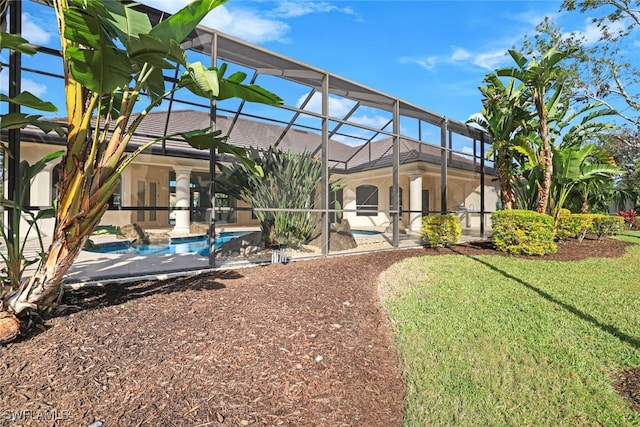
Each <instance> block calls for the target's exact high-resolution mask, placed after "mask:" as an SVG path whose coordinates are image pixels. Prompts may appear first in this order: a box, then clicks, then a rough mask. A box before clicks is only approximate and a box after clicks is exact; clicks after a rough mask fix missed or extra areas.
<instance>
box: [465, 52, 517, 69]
mask: <svg viewBox="0 0 640 427" xmlns="http://www.w3.org/2000/svg"><path fill="white" fill-rule="evenodd" d="M506 61H508V57H507V50H506V49H504V50H503V49H500V50H494V51H491V52H483V53H478V54H475V55H474V56H473V59H472V63H473V64H474V65H476V66H478V67H480V68H484V69H485V70H494V69H496V68H497V67H498V66H499V65H500V64H502V63H504V62H506Z"/></svg>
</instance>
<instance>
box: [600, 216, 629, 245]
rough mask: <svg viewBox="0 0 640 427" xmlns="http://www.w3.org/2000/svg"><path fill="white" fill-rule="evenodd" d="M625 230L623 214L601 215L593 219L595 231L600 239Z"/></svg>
mask: <svg viewBox="0 0 640 427" xmlns="http://www.w3.org/2000/svg"><path fill="white" fill-rule="evenodd" d="M623 230H624V218H623V217H621V216H611V215H601V216H600V217H598V218H595V219H594V220H593V232H594V233H596V234H597V235H598V240H602V239H604V238H605V237H608V236H613V235H615V234H619V233H621V232H622V231H623Z"/></svg>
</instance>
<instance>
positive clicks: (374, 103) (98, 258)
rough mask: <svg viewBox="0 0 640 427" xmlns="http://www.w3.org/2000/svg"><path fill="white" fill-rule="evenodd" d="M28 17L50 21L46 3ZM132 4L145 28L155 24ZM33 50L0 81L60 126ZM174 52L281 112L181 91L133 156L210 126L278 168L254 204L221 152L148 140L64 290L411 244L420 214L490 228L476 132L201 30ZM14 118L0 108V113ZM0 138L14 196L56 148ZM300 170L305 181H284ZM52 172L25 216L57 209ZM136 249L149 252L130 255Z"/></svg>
mask: <svg viewBox="0 0 640 427" xmlns="http://www.w3.org/2000/svg"><path fill="white" fill-rule="evenodd" d="M13 3H17V4H20V3H21V2H13ZM12 7H13V9H11V10H10V13H9V26H8V27H9V29H10V31H11V32H14V33H22V34H23V37H25V38H27V39H29V38H30V34H28V33H24V32H23V31H22V30H23V29H24V26H22V25H21V18H23V16H24V11H22V10H21V8H22V7H24V4H23V5H22V6H16V5H13V6H12ZM29 7H30V8H31V9H33V10H34V11H32V12H30V13H35V14H37V16H38V17H40V19H45V18H46V19H48V20H49V21H50V22H51V28H55V27H56V25H55V15H54V12H53V10H52V9H51V8H49V7H48V6H46V5H44V4H39V3H30V5H29ZM136 7H138V8H139V9H140V10H143V11H144V12H146V13H147V14H148V15H149V17H150V19H151V21H152V23H157V22H159V21H160V20H162V19H163V17H165V16H166V14H164V13H163V12H161V11H158V10H156V9H152V8H149V7H146V6H144V5H139V6H136ZM32 42H33V43H34V44H36V45H37V50H38V53H37V54H35V55H34V56H26V55H17V54H16V55H11V57H10V60H9V62H6V63H5V62H3V63H2V67H3V69H8V70H9V71H10V72H9V73H6V74H5V73H4V72H3V74H2V78H3V79H4V78H9V80H10V82H11V83H12V84H11V85H8V86H9V87H10V89H11V90H13V91H15V90H17V91H19V90H20V87H22V89H29V87H28V86H29V85H34V84H35V85H38V87H40V88H46V92H45V93H44V94H43V95H42V97H43V98H44V99H47V100H58V101H59V102H57V101H54V102H56V104H57V105H58V107H59V108H60V109H61V110H59V112H58V113H57V115H56V116H55V117H54V116H52V117H50V120H52V121H64V115H65V114H66V113H65V112H64V105H63V102H62V100H63V99H64V98H63V91H64V82H63V78H62V60H61V57H60V45H59V40H58V37H57V35H55V36H54V37H51V38H49V39H48V40H36V41H32ZM184 47H185V48H187V49H188V52H189V60H190V61H195V60H199V61H201V62H202V63H204V64H210V65H213V66H218V67H219V66H220V65H221V64H222V63H225V64H228V69H229V71H228V72H229V73H231V72H236V71H241V72H244V73H246V74H247V75H248V80H250V81H251V82H252V83H255V84H258V85H260V86H262V87H263V88H265V89H267V90H269V91H271V92H274V93H276V94H277V95H279V96H280V97H281V98H282V99H283V100H284V104H283V105H281V106H268V105H264V104H255V103H250V102H244V101H240V100H237V99H229V100H224V101H218V102H216V103H215V104H210V103H208V102H203V100H202V99H199V98H196V97H195V96H192V95H191V94H190V93H188V92H186V91H185V92H180V91H179V92H177V93H176V96H173V97H171V98H170V99H167V100H166V102H164V103H163V104H162V105H161V106H160V107H159V108H157V109H155V110H154V111H153V112H152V113H150V114H149V115H148V116H147V117H146V118H144V120H143V122H142V124H141V126H140V127H139V129H138V132H137V133H136V135H135V136H134V138H133V139H132V141H131V142H130V144H129V150H135V149H136V148H137V147H139V146H140V145H142V144H144V143H146V142H148V141H150V140H152V139H155V138H157V137H159V136H164V135H169V134H174V133H176V132H183V131H188V130H194V129H202V128H207V127H211V128H213V129H215V130H221V131H222V133H223V134H224V135H228V137H229V139H228V142H229V143H230V144H232V145H235V146H240V147H244V148H247V149H249V150H250V152H251V153H254V154H255V153H258V154H256V155H257V156H258V157H257V158H264V157H265V156H266V155H270V156H271V157H270V158H272V159H275V160H273V162H272V163H274V162H275V163H278V162H280V164H281V167H280V168H278V167H277V166H271V167H270V168H267V167H265V168H264V171H265V176H264V177H263V178H262V179H261V180H258V182H257V184H256V183H255V182H254V186H256V185H258V186H261V187H260V188H259V189H257V190H255V191H254V192H253V193H251V194H250V195H251V197H249V192H248V191H243V188H244V187H242V185H241V183H240V182H238V181H234V180H232V179H231V172H232V171H233V170H234V168H237V165H238V162H237V161H236V159H235V158H234V157H233V156H232V155H230V154H228V153H219V152H216V151H215V150H197V149H194V148H192V147H191V146H189V145H188V144H187V143H186V142H183V141H181V140H178V139H172V138H169V139H167V140H164V141H159V142H157V143H155V144H153V145H152V146H151V147H150V148H149V149H147V150H146V151H145V153H144V154H143V155H141V156H139V157H138V158H137V159H136V160H135V161H134V162H133V163H132V164H131V165H130V166H129V167H128V168H127V170H126V171H125V172H124V174H123V176H122V180H121V183H120V185H119V187H118V189H117V190H116V192H115V193H114V195H113V197H111V199H110V200H109V209H108V211H107V212H106V214H105V215H104V217H103V218H102V221H101V222H100V225H99V227H98V229H97V233H96V234H95V235H94V237H95V238H92V241H93V243H94V244H95V245H93V246H92V247H91V248H87V250H85V251H83V252H82V254H81V256H80V257H79V258H78V259H77V260H76V263H75V264H74V267H73V268H72V270H71V271H70V273H69V279H68V280H69V281H83V280H93V279H99V278H118V277H130V276H133V275H143V274H151V273H153V274H156V273H166V272H170V271H186V270H188V271H192V270H194V269H208V268H213V267H221V266H227V265H237V264H239V263H255V262H262V261H265V262H269V261H272V260H274V259H276V260H279V261H283V260H284V259H285V257H286V259H287V260H288V259H292V258H293V259H297V258H303V257H313V256H327V255H334V254H341V253H345V252H353V251H368V250H381V249H388V248H393V247H400V246H419V245H421V244H422V242H421V239H420V229H421V224H422V218H423V217H424V216H425V215H439V214H442V213H453V214H456V215H458V217H459V219H460V224H461V228H462V230H463V235H464V236H466V237H475V238H479V237H484V236H485V235H486V234H487V233H488V232H489V227H490V222H489V214H490V212H492V211H493V210H495V209H496V207H497V206H498V205H499V191H498V183H497V181H496V177H495V173H494V170H493V162H492V161H491V160H489V159H487V156H486V153H487V151H488V149H489V147H490V140H489V137H488V135H486V134H485V133H484V132H482V131H481V130H479V129H477V128H475V127H472V126H469V125H467V124H465V123H463V122H461V121H456V120H453V119H449V118H446V117H443V116H441V115H438V114H437V113H434V112H431V111H429V110H428V109H425V108H423V107H420V106H417V105H414V104H411V103H408V102H405V101H403V100H401V99H398V98H396V97H393V96H391V95H387V94H385V93H383V92H380V91H377V90H375V89H372V88H369V87H366V86H364V85H361V84H359V83H357V82H356V81H352V80H349V79H346V78H343V77H340V76H337V75H335V74H333V73H332V72H331V71H330V70H322V69H319V68H316V67H314V66H312V65H309V64H304V63H302V62H300V61H297V60H295V59H292V58H287V57H285V56H282V55H280V54H278V53H276V52H272V51H269V50H266V49H263V48H262V47H260V46H256V45H252V44H250V43H247V42H245V41H242V40H240V39H237V38H234V37H231V36H228V35H226V34H223V33H220V32H218V31H216V30H214V29H210V28H205V27H198V29H197V30H196V31H194V32H193V33H192V34H191V36H190V37H189V38H188V41H187V42H186V43H185V44H184ZM2 60H3V61H4V60H6V58H2ZM5 71H6V70H5ZM165 80H166V81H167V82H168V83H169V84H172V83H174V82H176V81H177V75H176V74H173V73H172V72H167V73H166V74H165ZM16 93H17V92H16ZM10 96H11V94H10ZM442 96H446V94H442ZM424 104H425V105H428V104H429V100H428V99H425V100H424ZM9 108H10V107H9V105H8V104H7V103H4V102H3V103H2V109H3V112H6V111H7V110H8V109H9ZM23 111H27V112H28V109H24V107H23ZM2 136H3V140H8V143H9V146H10V150H11V152H12V154H13V155H12V157H9V156H6V155H5V156H3V159H4V171H5V173H3V179H4V191H5V192H6V194H7V195H9V196H11V195H12V194H15V191H16V190H15V189H16V188H18V187H19V185H20V182H21V171H23V170H24V169H25V167H26V166H28V165H31V164H34V163H35V162H36V161H37V160H38V159H40V158H42V157H43V156H44V155H46V154H48V153H52V152H54V151H57V150H59V149H60V148H61V146H64V144H65V139H64V138H62V137H59V136H58V135H56V134H55V133H48V134H45V133H43V132H42V131H41V130H39V129H38V128H35V127H28V128H26V129H22V130H20V131H12V132H5V131H4V130H3V134H2ZM259 153H267V154H262V155H260V154H259ZM303 157H304V158H305V159H307V161H306V163H305V162H303V161H301V160H300V159H301V158H303ZM283 163H284V164H285V166H286V167H284V166H282V164H283ZM297 166H299V167H301V168H302V169H300V170H302V171H304V172H295V171H293V169H295V167H297ZM59 168H60V166H59V165H56V164H55V163H51V164H49V165H48V166H47V167H46V168H45V169H44V170H43V171H41V172H40V173H39V174H38V175H37V176H36V177H35V179H33V181H32V183H31V187H30V190H29V194H27V195H26V196H27V200H28V203H27V204H28V205H29V206H30V208H31V209H33V210H37V209H40V208H43V207H50V206H51V205H52V204H53V203H54V201H55V199H56V191H57V187H56V184H57V177H58V170H59ZM274 168H275V169H274ZM305 168H306V169H305ZM301 174H302V175H303V177H302V178H301V177H300V175H301ZM234 176H236V175H234ZM304 178H307V179H306V181H305V180H304ZM310 179H312V180H313V182H312V183H311V186H309V182H308V181H309V180H310ZM300 181H305V182H304V183H303V184H304V186H298V185H302V184H299V182H300ZM5 216H6V214H5ZM265 218H267V220H268V221H271V224H274V223H275V224H279V226H281V227H282V228H287V226H288V225H287V224H293V225H292V226H296V225H297V226H299V224H301V223H304V224H305V225H304V227H305V230H307V231H306V232H305V233H306V234H305V235H304V236H303V237H302V238H301V237H300V236H297V237H296V238H295V239H293V240H292V239H290V238H289V237H290V236H289V235H286V236H285V235H283V234H278V232H277V231H278V230H276V231H272V232H271V236H265V235H264V233H262V232H261V230H262V231H264V222H265V221H267V220H265ZM47 221H53V220H43V222H42V232H43V236H44V239H45V241H46V240H47V238H48V237H50V233H51V230H52V229H53V226H54V224H53V222H47ZM5 223H6V222H5ZM261 223H262V225H263V227H262V228H261ZM283 224H284V225H283ZM132 229H133V231H136V232H138V233H142V234H139V236H144V237H145V238H144V239H139V240H138V242H133V243H134V244H133V245H131V237H130V236H129V238H128V239H126V238H123V236H119V235H118V231H120V232H122V231H126V230H132ZM267 234H268V233H267ZM283 236H284V237H283ZM141 240H145V241H144V243H148V244H145V245H142V246H137V245H136V244H135V243H139V242H140V241H141ZM146 240H150V242H147V241H146ZM265 241H266V243H265ZM212 249H213V250H212ZM274 257H275V258H274Z"/></svg>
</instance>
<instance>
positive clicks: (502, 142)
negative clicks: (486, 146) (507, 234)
mask: <svg viewBox="0 0 640 427" xmlns="http://www.w3.org/2000/svg"><path fill="white" fill-rule="evenodd" d="M484 82H485V83H486V85H483V86H480V87H479V88H478V89H479V90H480V92H481V93H482V95H483V96H484V98H483V100H482V104H483V108H482V111H481V113H480V115H477V116H473V117H471V118H470V119H469V120H467V123H475V124H477V125H479V126H480V127H482V128H483V129H484V130H485V131H486V132H487V133H489V135H491V139H492V142H491V149H490V150H489V151H488V152H487V158H490V157H492V156H493V157H494V158H495V165H496V170H497V172H498V180H499V182H500V193H501V199H502V205H503V207H504V209H512V208H513V207H514V204H515V202H516V193H515V189H514V183H515V179H516V175H517V170H518V168H519V164H520V163H521V162H522V161H523V159H522V155H523V151H528V149H527V140H526V138H522V137H520V134H521V133H522V132H523V131H525V130H526V128H525V127H524V124H525V123H526V120H527V119H528V118H529V116H530V113H529V112H528V111H527V110H526V108H524V105H523V100H524V98H523V96H522V89H523V86H522V85H518V86H516V81H515V79H511V80H509V82H508V83H507V84H506V85H505V84H504V83H503V82H502V81H501V80H500V79H499V78H498V76H497V75H495V74H493V73H491V74H488V75H487V76H486V77H485V78H484Z"/></svg>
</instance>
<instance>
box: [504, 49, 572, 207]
mask: <svg viewBox="0 0 640 427" xmlns="http://www.w3.org/2000/svg"><path fill="white" fill-rule="evenodd" d="M571 53H572V52H571V51H570V50H567V51H556V49H553V48H552V49H550V50H548V51H547V52H545V53H543V54H542V55H541V57H540V59H537V58H536V57H532V58H527V57H525V56H524V55H523V54H522V53H520V52H518V51H516V50H513V49H512V50H509V54H510V55H511V58H513V60H514V61H515V63H516V67H507V68H500V69H498V70H496V75H498V76H500V77H511V78H514V79H517V80H519V81H520V82H522V84H523V86H524V91H523V93H524V96H525V97H526V98H527V100H529V101H530V102H531V103H532V104H533V107H534V109H535V113H536V125H537V126H536V128H537V129H536V130H537V133H538V136H539V138H540V148H539V151H538V164H539V165H540V168H541V172H542V179H541V180H540V182H539V183H538V204H537V207H536V210H537V211H538V212H539V213H545V212H547V207H548V204H549V194H550V191H551V178H552V176H553V161H552V157H553V153H552V150H551V145H552V141H551V135H550V132H549V127H550V124H551V120H552V119H551V117H550V116H553V114H554V113H555V112H556V110H557V109H558V107H559V106H560V101H561V95H562V92H563V87H564V85H563V82H564V78H565V71H564V69H563V68H562V67H561V66H559V63H560V61H562V60H563V59H565V58H567V57H569V56H570V55H571Z"/></svg>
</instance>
